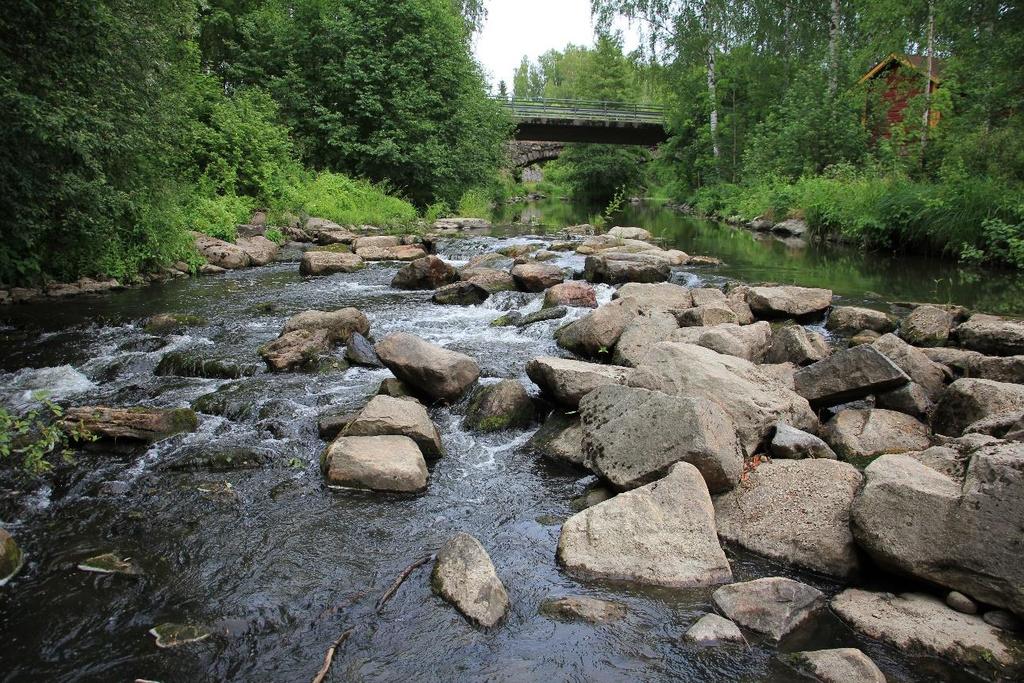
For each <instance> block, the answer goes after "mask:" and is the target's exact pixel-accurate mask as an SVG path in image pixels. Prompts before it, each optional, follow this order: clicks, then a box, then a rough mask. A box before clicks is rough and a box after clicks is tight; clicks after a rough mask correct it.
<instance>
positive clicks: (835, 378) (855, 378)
mask: <svg viewBox="0 0 1024 683" xmlns="http://www.w3.org/2000/svg"><path fill="white" fill-rule="evenodd" d="M909 381H910V378H909V377H907V375H906V373H904V372H903V371H902V370H900V368H899V367H898V366H897V365H896V364H895V363H893V362H892V361H891V360H889V359H888V358H887V357H886V356H885V355H884V354H882V353H881V352H880V351H878V350H877V349H875V348H874V347H872V346H867V345H862V346H855V347H853V348H850V349H843V350H841V351H836V352H835V353H833V354H832V355H831V356H829V357H828V358H826V359H825V360H821V361H818V362H817V363H814V364H812V365H808V366H807V367H805V368H801V369H800V370H797V373H796V374H795V375H794V376H793V382H794V384H795V386H796V393H798V394H800V395H801V396H803V397H804V398H806V399H807V400H808V401H810V403H811V405H812V406H815V407H825V406H834V405H839V404H841V403H848V402H850V401H855V400H857V399H859V398H864V397H865V396H869V395H871V394H874V393H877V392H879V391H888V390H890V389H895V388H897V387H899V386H901V385H903V384H906V383H907V382H909Z"/></svg>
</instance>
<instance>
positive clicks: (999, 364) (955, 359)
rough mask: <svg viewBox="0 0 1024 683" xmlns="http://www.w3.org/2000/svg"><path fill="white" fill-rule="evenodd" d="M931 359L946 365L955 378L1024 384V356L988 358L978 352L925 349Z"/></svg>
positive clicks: (942, 348) (948, 348) (941, 348)
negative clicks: (973, 378)
mask: <svg viewBox="0 0 1024 683" xmlns="http://www.w3.org/2000/svg"><path fill="white" fill-rule="evenodd" d="M923 353H924V354H925V355H926V356H928V358H929V359H931V360H932V361H934V362H935V363H939V364H940V365H944V366H945V367H946V368H948V369H949V371H950V372H951V373H952V374H953V376H955V377H976V378H978V379H992V380H995V381H997V382H1013V383H1014V384H1024V355H1022V356H986V355H985V354H983V353H978V352H977V351H967V350H965V349H954V348H950V347H940V348H935V349H924V350H923Z"/></svg>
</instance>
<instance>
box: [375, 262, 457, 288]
mask: <svg viewBox="0 0 1024 683" xmlns="http://www.w3.org/2000/svg"><path fill="white" fill-rule="evenodd" d="M458 281H459V271H458V270H456V269H455V267H454V266H452V265H451V264H449V263H445V262H444V261H443V260H442V259H440V258H438V257H437V256H425V257H423V258H419V259H416V260H415V261H412V262H411V263H408V264H406V265H404V266H402V267H401V268H399V269H398V272H397V273H395V277H394V278H393V279H392V280H391V286H392V287H394V288H396V289H437V288H438V287H442V286H444V285H450V284H453V283H455V282H458Z"/></svg>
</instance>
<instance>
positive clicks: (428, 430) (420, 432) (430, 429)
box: [343, 396, 444, 458]
mask: <svg viewBox="0 0 1024 683" xmlns="http://www.w3.org/2000/svg"><path fill="white" fill-rule="evenodd" d="M343 434H344V435H345V436H388V435H392V436H407V437H409V438H410V439H412V440H413V441H415V442H416V445H417V446H419V447H420V450H421V451H422V452H423V455H424V456H426V457H428V458H439V457H441V456H442V455H444V448H443V447H442V446H441V434H440V433H439V432H438V431H437V427H436V426H435V425H434V423H433V422H431V421H430V415H428V414H427V409H426V408H424V407H423V405H422V404H420V403H419V402H417V401H409V400H407V399H402V398H393V397H391V396H374V397H373V398H371V399H370V402H369V403H367V404H366V406H365V407H364V408H363V409H362V410H361V411H359V415H357V416H356V418H355V419H354V420H352V421H351V422H350V423H349V424H348V425H347V426H346V427H345V428H344V431H343Z"/></svg>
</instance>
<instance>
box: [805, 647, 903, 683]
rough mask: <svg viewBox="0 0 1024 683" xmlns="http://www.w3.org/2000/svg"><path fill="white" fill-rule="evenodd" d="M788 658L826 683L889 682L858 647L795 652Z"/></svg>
mask: <svg viewBox="0 0 1024 683" xmlns="http://www.w3.org/2000/svg"><path fill="white" fill-rule="evenodd" d="M785 659H786V660H787V661H789V662H791V663H793V664H794V665H795V666H796V668H797V669H799V670H801V671H806V672H807V673H809V674H811V675H812V676H814V677H815V678H816V679H817V680H819V681H821V682H822V683H885V674H883V673H882V672H881V670H880V669H879V668H878V666H877V665H876V664H875V663H874V662H873V661H871V658H870V657H868V656H867V655H866V654H864V653H863V652H861V651H860V650H858V649H857V648H855V647H840V648H836V649H833V650H809V651H805V652H794V653H793V654H791V655H785Z"/></svg>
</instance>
